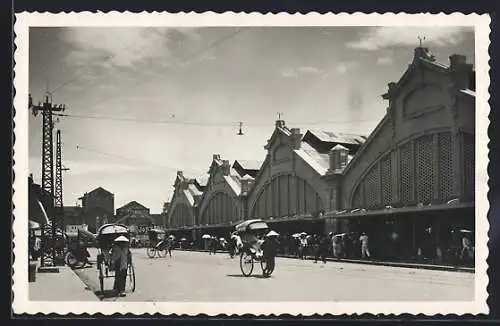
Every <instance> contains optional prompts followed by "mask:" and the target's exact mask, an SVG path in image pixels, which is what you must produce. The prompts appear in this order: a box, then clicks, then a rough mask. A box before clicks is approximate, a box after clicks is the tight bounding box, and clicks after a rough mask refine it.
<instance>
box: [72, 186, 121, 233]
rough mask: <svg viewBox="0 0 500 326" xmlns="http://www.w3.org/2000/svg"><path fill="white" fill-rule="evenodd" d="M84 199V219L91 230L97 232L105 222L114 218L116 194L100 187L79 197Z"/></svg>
mask: <svg viewBox="0 0 500 326" xmlns="http://www.w3.org/2000/svg"><path fill="white" fill-rule="evenodd" d="M79 199H80V200H81V201H82V208H83V212H84V215H85V217H84V221H85V223H86V224H87V225H88V226H89V231H90V232H96V231H97V229H98V228H99V227H100V226H102V225H103V224H106V223H109V222H111V221H112V220H113V213H114V209H115V195H114V194H113V193H111V192H109V191H107V190H106V189H104V188H102V187H99V188H96V189H94V190H92V191H90V192H88V193H85V194H84V195H83V196H82V197H80V198H79Z"/></svg>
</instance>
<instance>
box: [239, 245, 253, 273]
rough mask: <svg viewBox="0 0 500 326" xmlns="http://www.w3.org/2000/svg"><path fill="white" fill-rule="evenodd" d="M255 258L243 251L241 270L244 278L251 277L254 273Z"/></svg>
mask: <svg viewBox="0 0 500 326" xmlns="http://www.w3.org/2000/svg"><path fill="white" fill-rule="evenodd" d="M253 265H254V262H253V257H252V255H250V254H248V253H247V252H246V251H242V252H241V255H240V269H241V272H242V273H243V275H244V276H250V275H252V272H253Z"/></svg>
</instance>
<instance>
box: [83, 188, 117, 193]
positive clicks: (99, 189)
mask: <svg viewBox="0 0 500 326" xmlns="http://www.w3.org/2000/svg"><path fill="white" fill-rule="evenodd" d="M93 192H102V193H107V194H109V195H113V193H112V192H110V191H108V190H106V189H104V188H103V187H97V188H95V189H94V190H92V191H89V192H88V194H91V193H93Z"/></svg>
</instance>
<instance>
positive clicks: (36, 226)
mask: <svg viewBox="0 0 500 326" xmlns="http://www.w3.org/2000/svg"><path fill="white" fill-rule="evenodd" d="M28 227H29V229H30V230H36V229H39V228H40V223H38V222H35V221H32V220H29V221H28Z"/></svg>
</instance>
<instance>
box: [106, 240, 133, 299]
mask: <svg viewBox="0 0 500 326" xmlns="http://www.w3.org/2000/svg"><path fill="white" fill-rule="evenodd" d="M111 257H112V262H113V267H114V270H115V282H114V285H113V289H114V290H115V292H116V293H117V295H118V296H120V297H124V296H125V284H126V282H127V270H128V264H129V261H130V259H131V253H130V250H129V240H128V239H127V238H126V237H125V236H123V235H121V236H119V237H118V238H116V239H115V241H114V243H113V248H112V256H111Z"/></svg>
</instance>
